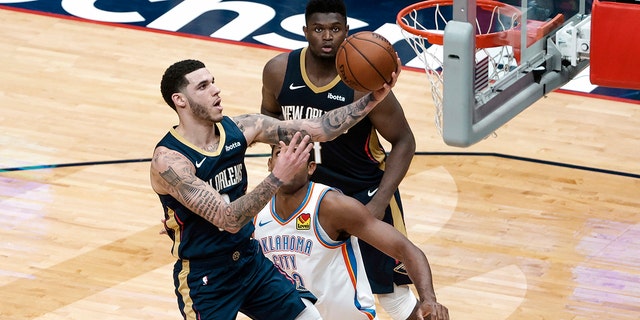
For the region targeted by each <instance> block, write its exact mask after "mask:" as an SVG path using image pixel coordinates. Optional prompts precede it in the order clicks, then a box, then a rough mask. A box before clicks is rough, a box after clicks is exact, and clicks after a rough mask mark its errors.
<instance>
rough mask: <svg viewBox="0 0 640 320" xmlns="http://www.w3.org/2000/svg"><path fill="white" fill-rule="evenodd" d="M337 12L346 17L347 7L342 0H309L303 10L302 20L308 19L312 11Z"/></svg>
mask: <svg viewBox="0 0 640 320" xmlns="http://www.w3.org/2000/svg"><path fill="white" fill-rule="evenodd" d="M334 12H335V13H339V14H341V15H342V16H343V17H344V18H345V19H346V18H347V7H346V6H345V5H344V1H342V0H309V2H307V8H306V9H305V11H304V20H305V22H306V21H309V17H311V15H312V14H314V13H334Z"/></svg>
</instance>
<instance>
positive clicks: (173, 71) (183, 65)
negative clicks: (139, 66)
mask: <svg viewBox="0 0 640 320" xmlns="http://www.w3.org/2000/svg"><path fill="white" fill-rule="evenodd" d="M202 68H205V65H204V63H202V62H200V61H198V60H193V59H187V60H182V61H178V62H176V63H174V64H172V65H171V66H169V68H167V70H165V72H164V75H162V81H160V92H161V93H162V98H163V99H164V101H165V102H166V103H167V104H168V105H169V106H170V107H171V108H172V109H173V110H176V105H175V104H174V103H173V100H172V99H171V96H172V95H173V94H174V93H176V92H180V90H182V89H183V88H184V87H186V86H187V85H188V84H189V80H187V78H186V77H185V76H186V75H187V74H189V73H191V72H193V71H196V70H198V69H202Z"/></svg>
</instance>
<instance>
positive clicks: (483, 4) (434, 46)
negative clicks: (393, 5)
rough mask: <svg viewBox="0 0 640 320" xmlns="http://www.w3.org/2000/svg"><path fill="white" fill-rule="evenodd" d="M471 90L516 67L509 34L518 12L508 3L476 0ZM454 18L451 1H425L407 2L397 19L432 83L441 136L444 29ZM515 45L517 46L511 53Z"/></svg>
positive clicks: (478, 96) (479, 89)
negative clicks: (408, 3)
mask: <svg viewBox="0 0 640 320" xmlns="http://www.w3.org/2000/svg"><path fill="white" fill-rule="evenodd" d="M476 7H477V8H476V9H477V15H476V19H475V20H476V21H475V29H476V36H475V44H476V54H475V79H474V92H475V94H476V99H477V100H482V94H481V92H482V91H484V90H490V87H491V84H492V83H494V82H496V81H497V80H499V79H500V78H502V77H504V76H506V75H507V74H508V73H509V71H511V70H512V69H514V68H515V67H516V66H517V63H518V60H517V59H519V57H518V44H517V43H514V41H513V40H514V36H513V34H510V32H511V31H512V30H514V29H515V28H516V27H517V26H518V24H519V21H520V18H521V12H520V10H518V9H516V8H515V7H513V6H510V5H508V4H505V3H502V2H498V1H493V0H477V1H476ZM452 20H453V0H428V1H422V2H418V3H415V4H412V5H409V6H407V7H405V8H404V9H402V10H401V11H400V12H399V13H398V15H397V18H396V22H397V24H398V25H399V26H400V27H401V28H402V35H403V36H404V38H405V40H406V41H407V43H408V44H409V45H410V46H411V48H412V49H413V50H414V51H415V53H416V55H417V56H418V58H419V59H420V60H421V61H422V63H423V65H424V68H425V71H426V75H427V78H428V79H429V82H430V83H431V96H432V98H433V102H434V104H435V107H436V114H435V124H436V127H437V129H438V131H439V132H440V134H441V135H442V123H443V113H442V109H443V84H444V79H443V70H444V64H443V61H444V59H443V52H444V50H443V43H444V29H445V27H446V25H447V23H448V22H449V21H452ZM514 47H515V48H516V50H515V52H514Z"/></svg>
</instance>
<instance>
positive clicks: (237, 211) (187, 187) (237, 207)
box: [160, 166, 282, 233]
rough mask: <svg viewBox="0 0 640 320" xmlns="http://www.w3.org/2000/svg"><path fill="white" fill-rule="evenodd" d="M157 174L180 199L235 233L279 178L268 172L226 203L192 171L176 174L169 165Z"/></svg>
mask: <svg viewBox="0 0 640 320" xmlns="http://www.w3.org/2000/svg"><path fill="white" fill-rule="evenodd" d="M160 176H161V177H162V179H164V181H166V182H167V183H168V184H169V185H170V186H171V188H172V189H173V190H174V191H175V192H174V193H173V194H175V195H176V196H177V197H178V198H179V199H178V200H179V201H180V202H181V203H183V204H184V205H185V206H186V207H187V208H189V209H190V210H191V211H193V212H194V213H196V214H198V215H200V216H201V217H203V218H205V219H206V220H207V221H209V222H211V223H212V224H214V225H215V226H217V227H218V228H221V229H224V230H226V231H229V232H232V233H235V232H238V231H239V230H240V229H242V227H243V226H244V225H245V224H247V223H248V222H250V221H251V219H253V217H255V216H256V215H257V214H258V212H259V211H260V210H261V209H262V208H263V207H264V206H265V205H266V204H267V203H268V202H269V200H270V199H271V197H272V196H273V195H274V194H275V192H276V191H277V190H278V188H279V187H280V186H281V185H282V182H281V181H280V180H279V179H278V178H276V177H275V176H274V175H273V174H269V176H268V177H267V178H265V179H264V180H263V181H262V182H261V183H260V184H259V185H258V186H257V187H256V188H255V189H254V190H252V191H251V192H249V193H247V194H246V195H244V196H242V197H240V198H238V199H236V200H235V201H233V202H231V203H227V202H226V201H225V200H224V198H223V197H222V196H221V195H220V194H219V193H218V192H217V191H215V190H214V189H213V188H212V187H211V186H209V185H207V184H206V183H205V182H204V181H202V180H200V179H198V178H197V177H195V176H193V175H184V174H183V175H180V174H179V173H178V172H176V171H175V170H174V168H172V167H171V166H170V167H169V168H168V169H167V170H166V171H164V172H161V173H160Z"/></svg>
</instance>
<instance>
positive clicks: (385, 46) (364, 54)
mask: <svg viewBox="0 0 640 320" xmlns="http://www.w3.org/2000/svg"><path fill="white" fill-rule="evenodd" d="M397 66H398V60H397V57H396V50H395V49H394V48H393V45H392V44H391V42H389V40H387V39H386V38H385V37H383V36H381V35H380V34H377V33H375V32H370V31H361V32H358V33H355V34H353V35H351V36H349V37H347V38H346V39H345V40H344V42H343V43H342V44H340V47H338V52H337V53H336V69H337V70H338V74H339V75H340V78H341V79H342V81H344V83H345V84H347V85H348V86H349V87H351V88H352V89H354V90H357V91H375V90H378V89H380V88H382V86H383V85H384V84H385V83H391V73H393V72H394V71H396V68H397Z"/></svg>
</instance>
